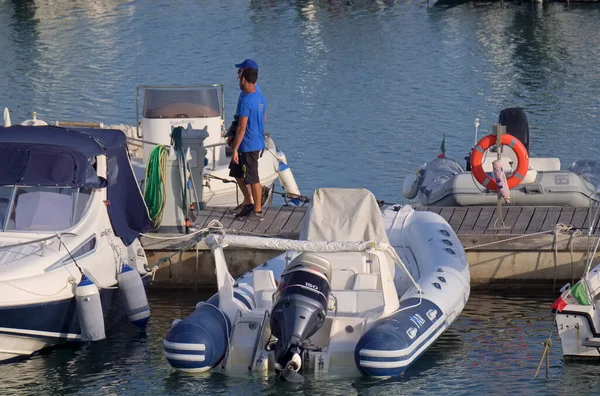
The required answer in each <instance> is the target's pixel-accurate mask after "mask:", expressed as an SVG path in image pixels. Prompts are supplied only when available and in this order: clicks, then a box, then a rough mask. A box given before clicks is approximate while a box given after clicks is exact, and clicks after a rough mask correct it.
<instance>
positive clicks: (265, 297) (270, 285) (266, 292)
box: [252, 269, 277, 308]
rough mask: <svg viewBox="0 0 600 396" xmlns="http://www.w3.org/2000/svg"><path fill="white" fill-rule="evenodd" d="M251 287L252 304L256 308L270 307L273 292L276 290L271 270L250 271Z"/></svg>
mask: <svg viewBox="0 0 600 396" xmlns="http://www.w3.org/2000/svg"><path fill="white" fill-rule="evenodd" d="M252 289H254V305H255V306H256V307H257V308H270V307H271V305H272V304H273V294H274V293H275V292H276V291H277V284H276V283H275V277H274V276H273V271H271V270H265V269H261V270H258V269H257V270H254V271H252Z"/></svg>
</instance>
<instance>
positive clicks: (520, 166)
mask: <svg viewBox="0 0 600 396" xmlns="http://www.w3.org/2000/svg"><path fill="white" fill-rule="evenodd" d="M500 143H501V144H502V145H503V146H507V147H510V148H511V149H512V150H513V151H514V152H515V154H516V155H517V168H516V169H515V171H514V172H513V174H512V175H511V176H510V177H509V178H508V179H507V186H508V188H509V189H512V188H514V187H516V186H518V185H519V183H521V182H522V181H523V179H524V178H525V176H526V175H527V170H528V169H529V154H528V153H527V149H526V148H525V146H524V145H523V143H521V142H520V141H519V139H517V138H516V137H514V136H512V135H509V134H504V135H502V137H501V138H500ZM494 145H496V136H495V135H487V136H486V137H484V138H483V139H481V140H480V141H479V142H477V144H476V145H475V148H474V149H473V151H472V153H471V173H472V174H473V177H475V180H477V181H478V182H479V183H480V184H481V185H482V186H484V187H485V188H487V189H488V190H491V191H496V190H497V189H498V185H497V183H496V180H495V179H494V178H492V177H490V176H489V175H488V174H487V173H486V172H485V171H484V170H483V155H484V153H485V152H486V151H487V150H488V149H489V148H490V147H492V146H494Z"/></svg>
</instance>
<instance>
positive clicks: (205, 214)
mask: <svg viewBox="0 0 600 396" xmlns="http://www.w3.org/2000/svg"><path fill="white" fill-rule="evenodd" d="M213 210H214V208H207V209H203V210H201V211H200V212H199V213H198V216H196V220H194V224H193V225H194V227H197V228H202V227H203V226H204V223H206V220H207V219H208V218H209V217H210V215H211V213H212V212H213Z"/></svg>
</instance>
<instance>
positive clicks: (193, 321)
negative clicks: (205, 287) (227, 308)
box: [163, 299, 232, 372]
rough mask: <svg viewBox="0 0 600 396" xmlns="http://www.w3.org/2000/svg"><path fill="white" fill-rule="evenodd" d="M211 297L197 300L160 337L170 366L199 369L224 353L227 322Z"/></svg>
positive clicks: (212, 364) (214, 362) (215, 362)
mask: <svg viewBox="0 0 600 396" xmlns="http://www.w3.org/2000/svg"><path fill="white" fill-rule="evenodd" d="M211 300H212V299H211ZM211 300H209V301H208V302H205V303H199V304H198V305H197V308H196V310H195V311H194V312H192V313H191V314H190V315H189V316H188V317H187V318H185V319H183V320H181V321H179V322H177V323H173V327H171V329H170V330H169V333H168V334H167V337H166V338H165V340H164V341H163V347H164V354H165V357H166V358H167V361H168V362H169V364H170V365H171V366H172V367H174V368H178V369H181V370H183V371H191V372H202V371H207V370H209V369H211V368H213V367H215V366H217V365H218V364H219V363H221V361H222V360H223V358H224V357H225V353H226V352H227V349H228V348H229V336H230V335H231V331H232V330H231V323H230V322H229V319H227V316H225V314H224V313H223V312H222V311H221V310H220V309H219V308H218V307H217V306H216V305H214V304H212V303H211ZM217 304H218V302H217Z"/></svg>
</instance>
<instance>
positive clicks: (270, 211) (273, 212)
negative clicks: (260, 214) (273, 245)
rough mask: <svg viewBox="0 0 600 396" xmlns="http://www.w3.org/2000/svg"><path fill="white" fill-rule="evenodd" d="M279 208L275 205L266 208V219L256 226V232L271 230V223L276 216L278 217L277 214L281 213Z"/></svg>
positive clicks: (261, 232)
mask: <svg viewBox="0 0 600 396" xmlns="http://www.w3.org/2000/svg"><path fill="white" fill-rule="evenodd" d="M279 209H280V208H279V207H273V206H271V207H268V208H266V209H265V210H264V220H263V221H261V222H260V223H259V224H258V225H257V226H256V228H255V229H254V232H258V233H260V234H267V233H268V231H269V227H270V226H271V224H273V221H274V220H275V217H277V215H278V214H279Z"/></svg>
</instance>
